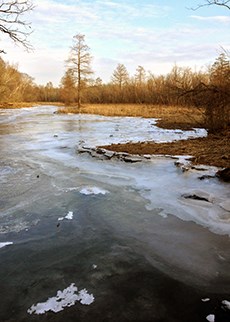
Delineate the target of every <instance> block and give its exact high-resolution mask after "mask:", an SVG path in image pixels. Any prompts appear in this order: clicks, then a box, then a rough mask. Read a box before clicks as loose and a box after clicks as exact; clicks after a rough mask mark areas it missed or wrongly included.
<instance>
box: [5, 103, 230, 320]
mask: <svg viewBox="0 0 230 322" xmlns="http://www.w3.org/2000/svg"><path fill="white" fill-rule="evenodd" d="M52 111H53V110H51V112H47V110H45V109H44V110H43V109H41V111H40V112H39V113H38V110H36V109H35V111H34V112H29V111H27V110H25V111H23V110H22V112H21V113H24V114H25V115H24V116H23V117H21V114H20V112H18V113H19V114H18V116H17V118H14V116H15V114H14V113H16V112H12V115H10V117H12V118H9V117H8V118H7V117H6V116H4V117H5V120H6V121H5V122H3V123H2V126H0V128H1V140H0V146H1V162H0V165H1V190H0V192H1V195H0V196H1V197H0V202H1V203H0V208H1V215H0V225H1V226H0V242H8V241H12V242H13V244H12V245H9V246H6V247H3V248H1V249H0V321H1V322H3V321H12V322H16V321H70V322H72V321H74V322H75V321H100V322H102V321H117V322H122V321H143V322H144V321H153V322H155V321H165V322H190V321H191V322H200V321H207V320H206V316H208V315H209V314H215V316H216V321H217V322H218V321H230V320H229V315H227V313H226V312H227V311H226V312H224V313H223V312H222V311H220V303H221V301H222V300H228V301H229V300H230V270H229V268H230V267H229V263H230V254H229V246H230V242H229V236H227V235H219V234H214V233H212V232H211V231H210V230H209V229H207V228H205V227H203V226H201V225H198V224H196V223H195V222H192V221H190V220H188V221H184V220H181V219H179V218H177V217H176V216H174V215H173V214H171V215H170V214H168V217H167V218H164V217H162V216H160V215H159V214H160V212H161V210H162V209H159V208H158V207H156V208H155V209H153V210H152V211H149V210H147V209H146V200H145V199H144V198H143V197H142V194H140V193H139V191H138V190H137V189H136V186H135V184H134V179H133V178H134V177H133V176H131V175H130V173H131V172H132V171H134V172H135V171H136V172H137V174H138V173H140V175H141V174H142V172H143V171H147V173H148V172H149V171H153V172H154V171H157V173H160V174H159V175H162V176H163V173H165V171H169V173H168V176H170V175H171V176H174V175H175V178H177V177H178V174H177V172H176V171H177V170H176V169H174V167H173V166H172V165H171V163H170V162H169V161H164V160H162V163H160V164H157V165H155V168H154V169H155V170H151V169H152V168H150V166H148V165H137V166H134V165H132V166H130V165H128V166H127V165H120V164H119V165H118V164H117V163H114V164H112V165H111V164H107V163H103V162H99V161H96V160H94V159H92V158H90V157H88V156H83V155H82V156H78V155H77V154H76V145H77V142H78V140H80V139H82V137H81V138H79V131H78V130H79V129H78V126H77V124H76V122H73V121H71V118H70V117H69V118H68V119H66V116H59V117H57V116H55V119H53V118H52ZM40 113H41V114H40ZM63 127H64V130H63ZM54 134H55V135H56V134H57V135H58V138H56V137H54ZM81 135H83V132H81ZM85 135H86V134H85ZM133 167H136V168H135V169H134V170H132V169H133ZM146 167H149V168H148V169H147V170H145V168H146ZM151 167H152V166H151ZM156 169H157V170H156ZM166 169H169V170H166ZM161 171H162V174H161ZM190 179H192V178H190ZM156 180H157V176H156ZM180 180H182V179H181V178H179V177H178V184H179V181H180ZM183 180H187V179H183ZM186 182H187V181H186ZM186 184H188V183H186ZM215 184H216V185H217V183H215ZM86 186H91V187H100V188H101V189H104V190H106V191H109V193H108V194H105V195H103V194H98V195H95V194H93V195H84V194H82V193H81V188H83V187H86ZM214 189H215V186H214ZM223 189H226V188H225V187H224V188H223ZM163 194H164V193H163V191H162V194H161V193H158V195H163ZM158 198H159V197H158ZM70 211H71V212H73V219H72V220H67V219H64V220H62V221H59V220H58V218H60V217H63V216H65V215H66V214H67V213H68V212H70ZM71 283H75V285H76V286H77V287H78V289H79V290H81V289H86V290H87V291H88V293H89V294H93V296H94V301H93V303H91V304H90V305H83V304H81V303H80V302H76V304H75V305H74V306H71V307H68V308H65V309H64V310H63V311H61V312H59V313H53V312H50V311H49V312H47V313H45V314H41V315H36V314H29V313H28V312H27V310H28V309H29V308H30V307H31V306H32V305H33V304H37V303H40V302H45V301H47V299H48V298H51V297H54V296H56V293H57V291H58V290H61V291H62V290H64V289H66V288H67V287H68V286H70V285H71ZM204 298H209V299H210V300H209V301H207V302H203V301H202V299H204ZM225 313H226V314H225Z"/></svg>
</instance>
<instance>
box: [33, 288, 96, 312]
mask: <svg viewBox="0 0 230 322" xmlns="http://www.w3.org/2000/svg"><path fill="white" fill-rule="evenodd" d="M76 302H80V303H81V304H84V305H90V304H92V303H93V302H94V296H93V294H89V293H88V292H87V290H86V289H82V290H80V291H78V288H77V287H76V286H75V284H74V283H72V284H71V285H70V286H69V287H67V288H66V289H64V290H63V291H58V292H57V295H56V296H55V297H51V298H49V299H48V300H47V301H46V302H42V303H37V304H36V305H34V304H33V305H32V306H31V307H30V308H29V309H28V310H27V312H28V313H29V314H44V313H46V312H48V311H52V312H54V313H58V312H60V311H62V310H64V308H65V307H70V306H73V305H75V303H76Z"/></svg>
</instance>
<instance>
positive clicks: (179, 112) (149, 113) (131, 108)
mask: <svg viewBox="0 0 230 322" xmlns="http://www.w3.org/2000/svg"><path fill="white" fill-rule="evenodd" d="M58 112H59V113H83V114H99V115H105V116H139V117H144V118H158V119H160V120H159V124H160V125H161V126H162V127H168V128H169V127H175V125H176V124H180V125H181V126H182V127H194V126H202V125H203V122H204V111H203V110H202V109H198V108H195V107H183V106H165V105H140V104H85V105H83V106H81V108H80V110H79V109H78V108H77V107H76V106H67V107H61V108H60V109H59V110H58ZM164 123H167V124H164ZM170 124H171V125H170Z"/></svg>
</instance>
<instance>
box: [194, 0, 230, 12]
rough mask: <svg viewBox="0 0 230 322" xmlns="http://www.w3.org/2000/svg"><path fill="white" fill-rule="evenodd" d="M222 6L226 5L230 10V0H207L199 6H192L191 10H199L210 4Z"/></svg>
mask: <svg viewBox="0 0 230 322" xmlns="http://www.w3.org/2000/svg"><path fill="white" fill-rule="evenodd" d="M213 5H214V6H220V7H225V8H227V9H229V10H230V0H206V3H204V4H199V5H198V6H197V7H194V8H190V9H191V10H194V11H196V10H198V9H200V8H203V7H208V6H213Z"/></svg>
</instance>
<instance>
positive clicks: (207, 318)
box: [206, 314, 215, 322]
mask: <svg viewBox="0 0 230 322" xmlns="http://www.w3.org/2000/svg"><path fill="white" fill-rule="evenodd" d="M206 320H208V321H209V322H215V315H214V314H209V315H208V316H206Z"/></svg>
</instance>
